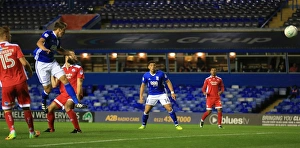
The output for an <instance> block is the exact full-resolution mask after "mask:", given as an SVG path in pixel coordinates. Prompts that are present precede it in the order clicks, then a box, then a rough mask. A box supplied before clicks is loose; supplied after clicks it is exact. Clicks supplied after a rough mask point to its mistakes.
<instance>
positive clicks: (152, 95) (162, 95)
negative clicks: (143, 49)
mask: <svg viewBox="0 0 300 148" xmlns="http://www.w3.org/2000/svg"><path fill="white" fill-rule="evenodd" d="M148 69H149V70H150V71H149V72H146V73H145V74H144V75H143V79H142V84H141V87H140V100H139V102H140V103H141V104H142V103H144V96H143V94H144V90H145V87H146V86H147V88H148V97H147V100H146V106H145V110H144V114H143V117H142V118H143V119H142V120H143V123H142V126H140V127H139V129H145V128H146V124H147V120H148V117H149V112H150V111H151V109H152V108H153V107H154V106H155V105H156V103H157V101H160V103H161V104H162V105H163V106H164V107H165V109H166V110H167V111H168V112H169V114H170V117H171V118H172V120H173V122H174V124H175V127H176V129H177V130H182V127H181V126H179V125H178V121H177V117H176V114H175V111H174V110H173V108H172V105H171V102H170V99H169V97H168V95H167V92H166V89H165V84H167V85H168V88H169V89H170V91H171V97H172V99H174V100H176V95H175V93H174V89H173V86H172V83H171V81H170V80H169V78H168V77H167V75H166V74H165V73H164V72H162V71H161V70H156V62H154V61H149V62H148Z"/></svg>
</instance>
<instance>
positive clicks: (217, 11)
mask: <svg viewBox="0 0 300 148" xmlns="http://www.w3.org/2000/svg"><path fill="white" fill-rule="evenodd" d="M286 3H287V1H286V0H271V1H264V0H256V1H252V0H231V1H225V0H199V1H197V0H186V1H182V0H171V1H167V0H159V1H157V0H140V1H132V0H115V1H114V3H113V4H112V5H111V4H106V5H105V7H104V8H103V9H101V10H100V11H99V12H97V13H99V14H101V16H102V19H103V21H108V22H110V23H108V24H107V25H106V27H107V29H123V28H126V29H128V28H134V29H136V28H162V29H165V28H167V29H170V28H216V27H225V28H227V27H235V28H236V27H239V28H240V27H242V28H244V27H248V28H259V27H261V26H262V25H263V24H266V23H267V22H266V21H269V20H271V18H272V17H273V16H274V14H276V13H277V12H279V11H280V10H281V9H282V7H283V6H284V5H286ZM145 24H149V25H145ZM124 25H126V26H127V27H124Z"/></svg>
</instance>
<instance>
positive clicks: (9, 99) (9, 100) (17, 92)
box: [2, 81, 31, 110]
mask: <svg viewBox="0 0 300 148" xmlns="http://www.w3.org/2000/svg"><path fill="white" fill-rule="evenodd" d="M15 99H17V101H18V104H19V106H20V107H21V108H23V107H30V102H31V100H30V95H29V92H28V85H27V81H24V82H22V83H20V84H17V85H13V86H9V87H2V109H3V110H8V109H11V108H12V106H13V105H14V104H15Z"/></svg>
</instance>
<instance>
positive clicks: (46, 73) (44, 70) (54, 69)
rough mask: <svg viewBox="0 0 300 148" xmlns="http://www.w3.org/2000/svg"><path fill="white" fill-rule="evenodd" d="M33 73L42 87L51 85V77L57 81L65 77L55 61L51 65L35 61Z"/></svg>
mask: <svg viewBox="0 0 300 148" xmlns="http://www.w3.org/2000/svg"><path fill="white" fill-rule="evenodd" d="M35 72H36V74H37V76H38V78H39V81H40V83H41V84H42V85H43V86H47V85H50V84H51V75H52V76H54V77H55V78H57V79H59V78H60V77H61V76H63V75H65V71H64V70H63V69H62V68H61V67H60V65H59V64H58V63H57V61H53V62H51V63H45V62H40V61H36V62H35Z"/></svg>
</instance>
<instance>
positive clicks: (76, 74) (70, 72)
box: [59, 65, 84, 96]
mask: <svg viewBox="0 0 300 148" xmlns="http://www.w3.org/2000/svg"><path fill="white" fill-rule="evenodd" d="M62 68H63V70H64V71H65V73H66V76H67V78H68V80H69V82H70V84H71V85H72V87H73V88H74V90H75V92H77V78H81V79H84V74H83V69H82V67H81V66H79V65H70V67H69V68H67V67H65V66H63V67H62ZM59 89H60V93H61V95H64V96H69V95H68V93H67V91H66V89H65V86H64V84H63V83H60V87H59ZM81 95H83V94H81Z"/></svg>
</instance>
